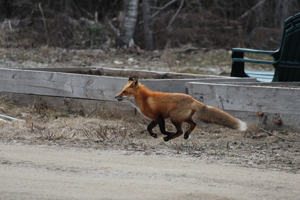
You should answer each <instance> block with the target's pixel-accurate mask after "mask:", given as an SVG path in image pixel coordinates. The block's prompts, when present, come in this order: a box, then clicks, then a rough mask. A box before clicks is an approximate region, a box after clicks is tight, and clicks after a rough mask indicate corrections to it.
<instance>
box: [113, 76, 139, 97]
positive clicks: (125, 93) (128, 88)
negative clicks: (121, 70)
mask: <svg viewBox="0 0 300 200" xmlns="http://www.w3.org/2000/svg"><path fill="white" fill-rule="evenodd" d="M138 87H139V80H138V79H137V78H135V79H133V78H132V77H129V80H128V83H127V85H125V87H124V88H123V89H122V91H121V92H120V93H119V94H118V95H117V96H115V98H116V99H118V101H122V100H123V99H127V98H130V97H133V96H134V94H135V93H136V92H137V89H138Z"/></svg>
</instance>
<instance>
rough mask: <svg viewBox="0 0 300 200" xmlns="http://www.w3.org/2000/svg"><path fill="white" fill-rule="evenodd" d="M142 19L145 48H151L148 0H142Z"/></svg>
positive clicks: (151, 37)
mask: <svg viewBox="0 0 300 200" xmlns="http://www.w3.org/2000/svg"><path fill="white" fill-rule="evenodd" d="M142 3H143V20H144V38H145V49H146V50H150V51H152V50H153V36H152V29H151V16H150V5H149V0H143V2H142Z"/></svg>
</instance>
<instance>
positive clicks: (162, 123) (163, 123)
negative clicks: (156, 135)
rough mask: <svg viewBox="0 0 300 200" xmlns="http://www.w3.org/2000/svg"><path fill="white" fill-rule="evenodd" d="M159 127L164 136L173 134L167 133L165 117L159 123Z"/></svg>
mask: <svg viewBox="0 0 300 200" xmlns="http://www.w3.org/2000/svg"><path fill="white" fill-rule="evenodd" d="M157 122H158V125H159V129H160V132H161V133H162V134H164V135H171V134H172V133H171V132H168V131H166V127H165V119H164V118H163V117H161V118H160V119H159V120H158V121H157Z"/></svg>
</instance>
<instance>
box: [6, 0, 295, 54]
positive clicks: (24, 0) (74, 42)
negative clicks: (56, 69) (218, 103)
mask: <svg viewBox="0 0 300 200" xmlns="http://www.w3.org/2000/svg"><path fill="white" fill-rule="evenodd" d="M299 5H300V1H299V0H247V1H245V0H140V1H139V0H127V1H118V0H89V1H86V0H0V46H1V47H23V48H31V47H37V46H41V45H48V46H55V47H62V48H97V49H99V48H101V49H104V50H109V49H110V48H112V47H122V46H124V45H125V46H128V45H133V44H134V45H137V46H138V47H140V48H142V49H147V50H153V49H163V48H165V46H166V45H168V46H170V47H180V46H182V45H185V44H192V45H193V46H196V47H201V48H227V49H229V48H232V47H250V48H259V49H276V48H277V47H278V46H279V42H280V37H281V28H282V27H283V23H284V20H285V19H286V18H287V17H289V16H291V15H293V14H295V13H297V12H299ZM132 39H133V40H132Z"/></svg>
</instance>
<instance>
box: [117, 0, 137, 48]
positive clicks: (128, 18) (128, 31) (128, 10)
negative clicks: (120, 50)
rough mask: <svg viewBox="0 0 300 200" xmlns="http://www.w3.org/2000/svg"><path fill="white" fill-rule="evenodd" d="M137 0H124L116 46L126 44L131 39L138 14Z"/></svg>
mask: <svg viewBox="0 0 300 200" xmlns="http://www.w3.org/2000/svg"><path fill="white" fill-rule="evenodd" d="M138 4H139V0H126V1H125V0H124V8H123V11H124V13H123V20H122V24H121V27H120V37H119V39H118V46H119V47H123V46H128V45H129V43H130V41H131V40H132V37H133V34H134V30H135V25H136V21H137V15H138Z"/></svg>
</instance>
